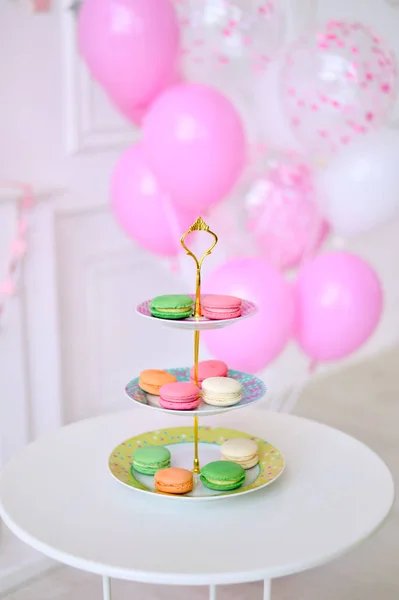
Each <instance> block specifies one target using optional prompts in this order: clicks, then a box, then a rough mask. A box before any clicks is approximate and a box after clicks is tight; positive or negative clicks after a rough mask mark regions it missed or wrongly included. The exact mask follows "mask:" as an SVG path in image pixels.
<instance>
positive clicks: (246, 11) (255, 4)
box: [174, 0, 285, 83]
mask: <svg viewBox="0 0 399 600" xmlns="http://www.w3.org/2000/svg"><path fill="white" fill-rule="evenodd" d="M174 2H175V6H176V9H177V13H178V17H179V20H180V27H181V32H182V51H181V52H182V58H183V69H184V71H185V74H186V75H187V77H188V78H189V79H191V78H193V79H195V81H198V82H203V83H212V82H213V81H216V82H218V81H220V78H222V79H224V78H225V77H226V76H227V77H228V76H231V77H232V78H233V79H234V80H235V81H237V77H238V76H239V73H237V69H240V68H241V69H243V70H245V71H247V72H248V69H249V70H250V72H257V71H261V70H263V69H265V68H266V66H267V64H268V62H269V60H270V59H271V58H272V57H273V56H274V55H275V54H276V52H277V51H278V49H279V48H281V46H282V44H283V41H284V30H285V10H284V2H283V0H174Z"/></svg>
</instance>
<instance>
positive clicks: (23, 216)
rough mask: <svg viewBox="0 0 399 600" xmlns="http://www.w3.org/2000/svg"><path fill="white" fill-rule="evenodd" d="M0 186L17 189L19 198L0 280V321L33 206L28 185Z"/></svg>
mask: <svg viewBox="0 0 399 600" xmlns="http://www.w3.org/2000/svg"><path fill="white" fill-rule="evenodd" d="M0 186H1V187H4V188H6V189H7V190H9V189H10V188H14V189H17V190H18V191H19V192H20V197H19V199H18V201H17V219H16V223H15V232H14V237H13V239H12V240H11V243H10V246H9V249H8V253H9V255H8V260H7V268H6V273H5V276H4V278H3V279H2V280H0V320H1V317H2V316H3V314H4V308H5V303H6V300H7V299H8V298H10V297H11V296H13V295H14V294H15V292H16V286H17V278H18V274H19V272H20V266H21V264H22V261H23V258H24V256H25V254H26V252H27V249H28V241H27V231H28V220H27V214H28V213H29V211H30V209H31V208H32V206H33V205H34V197H33V191H32V188H31V186H30V185H29V184H27V183H19V182H15V181H10V182H8V181H5V182H0Z"/></svg>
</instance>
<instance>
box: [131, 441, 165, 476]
mask: <svg viewBox="0 0 399 600" xmlns="http://www.w3.org/2000/svg"><path fill="white" fill-rule="evenodd" d="M168 467H170V452H169V450H168V449H167V448H165V447H164V446H143V447H142V448H137V450H136V451H135V452H134V453H133V456H132V468H133V469H134V470H135V471H138V472H139V473H143V475H154V474H155V473H156V472H157V471H159V470H160V469H167V468H168Z"/></svg>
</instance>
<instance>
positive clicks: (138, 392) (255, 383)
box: [125, 367, 266, 417]
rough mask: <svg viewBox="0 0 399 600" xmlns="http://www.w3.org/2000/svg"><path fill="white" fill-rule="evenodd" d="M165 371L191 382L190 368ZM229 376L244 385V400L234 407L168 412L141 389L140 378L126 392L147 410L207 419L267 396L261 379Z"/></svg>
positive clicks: (230, 373)
mask: <svg viewBox="0 0 399 600" xmlns="http://www.w3.org/2000/svg"><path fill="white" fill-rule="evenodd" d="M165 371H168V372H169V373H172V374H173V375H175V377H176V378H177V380H178V381H190V367H179V368H177V369H165ZM227 376H228V377H232V378H233V379H237V380H238V381H240V383H241V384H242V389H243V393H242V399H241V401H240V402H239V403H238V404H235V405H234V406H225V407H221V406H211V405H210V404H205V402H201V404H200V405H199V407H198V408H197V409H196V410H168V409H166V408H163V407H162V406H161V405H160V404H159V396H153V395H152V394H147V393H146V392H144V391H143V390H142V389H141V388H140V386H139V378H138V377H136V378H135V379H132V381H129V383H128V384H127V386H126V387H125V392H126V394H127V396H128V397H129V398H130V400H133V402H137V403H138V404H140V405H141V406H144V407H146V408H152V409H155V410H160V411H162V412H164V413H167V414H175V415H181V416H185V417H187V416H190V415H199V416H203V417H205V416H207V415H216V414H218V413H223V412H228V411H230V410H237V409H240V408H245V407H246V406H248V405H250V404H253V403H254V402H258V401H259V400H261V399H262V398H263V397H264V395H265V394H266V385H265V384H264V382H263V381H262V380H261V379H259V377H255V375H251V374H249V373H244V372H243V371H235V370H234V369H229V371H228V373H227Z"/></svg>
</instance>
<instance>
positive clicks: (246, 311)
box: [136, 294, 258, 330]
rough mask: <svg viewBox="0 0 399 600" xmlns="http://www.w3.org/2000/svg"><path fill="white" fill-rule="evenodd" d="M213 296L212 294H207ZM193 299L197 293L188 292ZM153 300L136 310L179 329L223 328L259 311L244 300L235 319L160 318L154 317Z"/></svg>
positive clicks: (252, 303) (248, 301) (140, 313)
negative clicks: (152, 312)
mask: <svg viewBox="0 0 399 600" xmlns="http://www.w3.org/2000/svg"><path fill="white" fill-rule="evenodd" d="M206 295H207V296H211V295H212V294H206ZM188 296H190V297H191V298H192V299H193V300H195V294H188ZM150 303H151V300H145V301H144V302H142V303H141V304H139V305H138V306H137V308H136V312H137V313H138V314H139V315H141V316H142V317H148V318H150V319H152V320H154V321H158V322H159V323H161V325H167V326H168V327H174V328H177V329H191V330H195V329H197V330H207V329H221V328H223V327H228V326H229V325H233V324H234V323H239V322H240V320H242V319H247V318H248V317H252V316H253V315H255V314H256V313H257V312H258V308H257V306H256V304H255V303H254V302H251V301H250V300H243V301H242V314H241V316H240V317H236V318H235V319H223V320H211V319H207V318H206V317H188V318H187V319H180V320H178V319H159V318H158V317H153V316H152V314H151V310H150Z"/></svg>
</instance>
